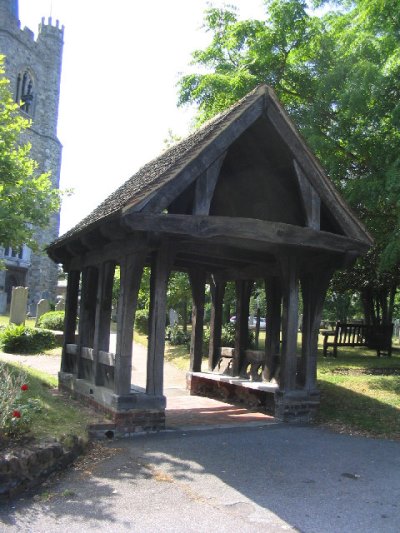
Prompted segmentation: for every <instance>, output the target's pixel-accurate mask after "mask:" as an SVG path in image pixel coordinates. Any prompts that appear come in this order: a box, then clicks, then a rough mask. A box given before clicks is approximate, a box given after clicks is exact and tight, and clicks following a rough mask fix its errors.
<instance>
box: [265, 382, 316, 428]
mask: <svg viewBox="0 0 400 533" xmlns="http://www.w3.org/2000/svg"><path fill="white" fill-rule="evenodd" d="M319 404H320V394H319V391H317V390H316V391H313V392H306V391H292V392H287V393H285V392H282V391H277V392H276V394H275V416H276V418H279V419H280V420H282V421H283V422H300V423H301V422H305V423H309V422H312V421H313V420H314V419H315V417H316V414H317V412H318V408H319Z"/></svg>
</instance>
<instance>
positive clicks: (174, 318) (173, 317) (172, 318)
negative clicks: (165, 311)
mask: <svg viewBox="0 0 400 533" xmlns="http://www.w3.org/2000/svg"><path fill="white" fill-rule="evenodd" d="M178 319H179V316H178V313H177V312H176V311H175V309H170V310H169V324H170V326H171V327H172V328H173V327H174V326H175V324H177V323H178Z"/></svg>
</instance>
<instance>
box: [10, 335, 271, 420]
mask: <svg viewBox="0 0 400 533" xmlns="http://www.w3.org/2000/svg"><path fill="white" fill-rule="evenodd" d="M115 340H116V335H115V334H112V335H111V338H110V351H113V350H115ZM0 359H3V360H6V361H14V362H15V361H18V362H20V363H21V364H22V365H26V366H29V367H31V368H35V369H37V370H41V371H43V372H47V373H48V374H51V375H53V376H57V374H58V371H59V369H60V357H59V356H48V355H11V354H0ZM146 359H147V351H146V348H145V347H144V346H143V345H141V344H138V343H134V344H133V357H132V363H133V364H132V383H134V384H135V385H138V386H140V387H145V386H146ZM164 394H165V396H166V397H167V409H166V426H167V428H168V429H178V428H179V429H185V428H191V429H194V428H197V429H205V428H211V427H213V428H215V427H218V428H222V427H230V426H243V425H250V426H251V425H255V424H256V425H260V424H271V423H275V419H274V418H273V417H271V416H269V415H267V414H264V413H259V412H255V411H252V410H249V409H245V408H243V407H238V406H235V405H232V404H227V403H224V402H220V401H218V400H213V399H211V398H204V397H201V396H190V394H189V392H188V391H187V390H186V372H185V371H183V370H180V369H178V368H176V367H175V366H174V365H173V364H171V363H168V362H165V365H164Z"/></svg>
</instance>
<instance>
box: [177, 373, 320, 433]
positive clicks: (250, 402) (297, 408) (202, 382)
mask: <svg viewBox="0 0 400 533" xmlns="http://www.w3.org/2000/svg"><path fill="white" fill-rule="evenodd" d="M186 387H187V389H188V390H190V394H194V395H198V396H207V397H209V398H216V399H218V400H222V401H225V402H229V403H235V404H240V403H241V404H243V405H245V406H246V407H249V408H252V409H257V410H260V411H264V412H266V413H268V414H272V415H273V416H275V417H276V418H277V419H279V420H282V421H283V422H300V423H302V422H306V423H308V422H312V421H313V420H314V419H315V416H316V414H317V411H318V407H319V404H320V395H319V392H318V391H317V390H316V391H313V392H307V391H302V390H299V391H291V392H286V393H285V392H284V391H280V390H279V387H278V385H276V384H272V383H264V382H258V381H249V380H245V379H241V378H234V377H230V376H224V375H220V374H212V373H206V372H188V373H187V374H186Z"/></svg>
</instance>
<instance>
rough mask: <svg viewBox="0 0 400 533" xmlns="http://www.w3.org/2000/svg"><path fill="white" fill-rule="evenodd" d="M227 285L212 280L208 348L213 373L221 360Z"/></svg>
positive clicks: (209, 363) (210, 368) (210, 367)
mask: <svg viewBox="0 0 400 533" xmlns="http://www.w3.org/2000/svg"><path fill="white" fill-rule="evenodd" d="M225 287H226V283H225V282H221V281H215V280H214V279H212V280H211V284H210V289H211V316H210V344H209V347H208V370H209V371H210V372H212V371H213V370H214V368H215V367H216V365H217V363H218V359H219V349H220V348H221V332H222V308H223V303H224V294H225Z"/></svg>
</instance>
